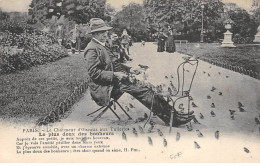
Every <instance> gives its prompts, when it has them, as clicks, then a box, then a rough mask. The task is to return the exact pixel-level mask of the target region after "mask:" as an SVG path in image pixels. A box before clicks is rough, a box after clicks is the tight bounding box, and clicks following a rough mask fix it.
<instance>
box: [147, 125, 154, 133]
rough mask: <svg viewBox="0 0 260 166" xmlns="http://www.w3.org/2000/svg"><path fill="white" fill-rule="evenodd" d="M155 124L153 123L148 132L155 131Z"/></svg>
mask: <svg viewBox="0 0 260 166" xmlns="http://www.w3.org/2000/svg"><path fill="white" fill-rule="evenodd" d="M153 128H154V125H151V127H150V128H149V129H148V133H151V132H152V131H153Z"/></svg>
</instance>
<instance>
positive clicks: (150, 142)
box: [148, 136, 153, 146]
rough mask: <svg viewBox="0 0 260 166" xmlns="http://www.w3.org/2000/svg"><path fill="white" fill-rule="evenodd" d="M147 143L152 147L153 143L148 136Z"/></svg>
mask: <svg viewBox="0 0 260 166" xmlns="http://www.w3.org/2000/svg"><path fill="white" fill-rule="evenodd" d="M148 143H149V145H151V146H153V141H152V138H151V137H149V136H148Z"/></svg>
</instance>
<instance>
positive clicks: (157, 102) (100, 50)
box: [84, 18, 194, 126]
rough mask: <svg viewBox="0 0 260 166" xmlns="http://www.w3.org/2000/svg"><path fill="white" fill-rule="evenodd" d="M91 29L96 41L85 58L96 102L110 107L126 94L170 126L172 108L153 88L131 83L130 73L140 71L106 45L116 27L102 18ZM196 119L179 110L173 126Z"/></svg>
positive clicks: (91, 21) (92, 43) (92, 22)
mask: <svg viewBox="0 0 260 166" xmlns="http://www.w3.org/2000/svg"><path fill="white" fill-rule="evenodd" d="M90 27H91V33H92V36H93V38H92V41H91V42H90V43H89V44H88V46H87V47H86V49H85V51H84V58H85V60H86V68H87V72H88V75H89V88H90V93H91V96H92V98H93V100H94V101H95V102H96V103H97V104H98V105H100V106H107V105H108V104H109V102H110V98H111V97H112V98H114V99H115V100H117V99H118V98H119V97H120V96H121V95H122V94H123V93H125V92H126V93H129V94H130V95H132V96H133V97H135V98H136V99H137V100H138V101H140V102H141V103H142V104H143V105H145V106H146V107H147V108H148V109H151V108H152V111H153V112H154V115H157V116H158V117H159V118H160V119H161V120H163V121H164V122H165V123H166V124H167V125H170V124H169V123H170V112H171V110H172V106H170V105H169V104H168V103H167V102H166V101H165V99H164V98H163V97H162V96H161V95H158V94H156V93H155V92H154V91H153V90H152V89H151V88H149V87H146V86H143V85H142V84H140V83H139V82H137V83H133V82H131V81H130V80H129V78H128V74H129V73H132V74H138V73H139V71H138V70H135V69H133V68H130V67H128V66H126V65H123V64H121V63H120V62H119V59H118V58H117V56H116V55H114V54H113V52H112V51H111V50H110V49H109V48H108V47H106V46H105V43H106V40H107V34H108V30H110V29H112V27H108V26H107V25H106V24H105V22H104V21H103V20H101V19H99V18H93V19H91V20H90ZM191 114H192V112H191ZM193 117H194V116H192V115H188V114H181V113H178V112H177V111H175V114H174V117H173V118H174V119H173V124H172V126H179V125H182V124H186V123H188V122H190V121H191V120H192V119H193Z"/></svg>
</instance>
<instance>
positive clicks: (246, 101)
mask: <svg viewBox="0 0 260 166" xmlns="http://www.w3.org/2000/svg"><path fill="white" fill-rule="evenodd" d="M156 49H157V48H156V45H155V44H153V43H146V45H145V46H141V44H140V43H135V44H134V46H133V47H131V48H130V54H131V55H130V56H131V58H133V61H132V62H127V65H129V66H132V67H138V64H143V65H148V66H149V69H148V70H147V71H143V72H145V74H146V77H147V81H148V82H151V83H152V84H153V85H160V84H166V87H165V88H167V85H168V84H169V81H170V80H171V79H172V78H171V77H170V76H171V75H173V76H174V78H173V79H172V80H173V82H174V84H175V86H177V82H176V79H177V75H176V69H177V66H178V65H179V64H180V63H181V62H183V59H182V57H183V56H185V55H182V54H179V53H166V52H163V53H158V52H156ZM186 70H188V71H189V72H188V73H187V74H188V77H187V79H189V78H190V76H189V74H190V73H191V72H192V70H193V69H192V68H186ZM165 76H168V79H166V78H165ZM137 78H138V79H140V80H143V74H141V75H139V76H138V77H137ZM212 87H215V88H216V90H215V91H211V89H212ZM259 87H260V82H259V81H258V80H256V79H253V78H251V77H249V76H246V75H242V74H239V73H236V72H233V71H230V70H227V69H223V68H220V67H217V66H214V65H211V64H208V63H206V62H203V61H199V67H198V70H197V73H196V76H195V80H194V84H193V87H192V90H191V96H192V97H193V99H194V100H193V102H194V103H195V104H196V105H197V107H191V110H194V111H195V113H194V114H195V116H196V118H197V119H198V121H199V122H200V123H201V124H195V123H194V122H192V127H193V130H192V131H187V129H186V126H185V125H183V126H180V127H179V128H173V133H172V134H173V135H175V134H176V133H177V132H179V133H181V135H182V138H183V139H186V140H189V139H190V141H191V142H190V145H192V144H193V141H195V140H196V141H198V142H199V143H200V144H201V146H204V148H203V147H202V149H204V151H203V152H207V148H205V146H207V147H208V150H209V149H210V148H209V147H211V146H212V147H215V148H217V149H216V151H218V152H219V151H221V150H225V153H224V152H223V154H222V155H220V156H218V157H221V156H222V157H225V155H227V154H228V155H230V153H232V154H234V156H232V155H230V158H228V159H227V161H229V159H232V160H235V161H240V159H237V158H236V155H235V152H238V153H240V151H241V153H243V154H244V153H245V152H242V151H243V147H248V148H249V149H251V151H252V153H251V154H250V155H249V156H242V157H246V158H247V159H249V158H251V159H253V160H258V161H259V158H260V157H259V155H260V153H259V149H260V141H259V140H260V139H259V136H260V131H259V130H260V126H259V125H258V126H257V125H256V122H255V117H259V116H260V89H259ZM219 92H221V93H222V95H219ZM208 95H209V96H210V97H211V98H210V99H209V98H207V96H208ZM119 102H120V103H121V104H122V105H123V107H125V106H128V107H129V103H131V104H132V105H134V107H135V108H130V109H129V111H128V113H129V114H130V116H132V118H133V119H134V120H132V121H131V120H130V121H129V120H127V117H126V116H125V115H124V114H123V112H122V111H121V110H119V109H117V112H118V114H119V116H120V117H122V119H121V121H119V120H118V119H117V118H116V117H115V116H114V114H113V113H112V112H111V111H108V112H106V113H105V114H104V115H103V116H102V117H101V119H99V120H98V121H96V122H95V123H94V124H92V125H90V121H91V120H92V119H93V117H88V116H86V115H87V114H88V113H90V112H92V111H94V110H95V109H97V108H99V107H98V106H97V105H96V104H95V103H94V101H93V100H91V97H90V94H89V92H88V91H87V92H86V93H85V94H84V96H83V97H82V99H81V100H80V101H79V102H78V103H76V104H75V105H74V106H73V107H72V112H71V114H70V115H69V116H68V117H67V118H66V119H63V120H62V121H61V122H60V123H58V124H56V125H59V126H66V125H67V124H75V125H76V126H77V125H79V126H85V127H90V126H92V127H93V126H106V127H128V128H133V127H135V128H137V129H138V126H143V124H144V123H145V121H143V122H138V123H135V120H136V119H138V118H140V117H143V115H144V113H146V114H148V115H149V111H148V110H147V109H146V108H145V107H144V106H143V105H141V104H140V103H139V102H138V101H137V100H134V99H133V98H132V97H131V96H130V95H128V94H124V95H123V96H122V97H121V98H120V100H119ZM238 102H241V103H242V104H243V105H244V110H245V111H246V112H240V111H239V109H238ZM182 103H183V104H184V108H187V106H186V105H185V104H186V101H183V102H182ZM212 103H214V105H215V108H212V107H211V105H212ZM178 104H180V103H178ZM177 106H178V105H177ZM229 110H235V111H236V112H235V114H234V119H232V118H231V116H230V112H229ZM211 111H213V112H214V113H215V115H216V116H212V115H211ZM200 113H201V114H203V115H204V119H200ZM153 119H154V120H155V121H156V122H157V123H156V126H155V129H154V130H155V131H156V130H157V129H160V130H161V131H163V132H164V133H165V135H168V134H167V133H168V130H169V128H168V127H167V126H164V125H163V123H162V122H161V121H160V120H159V119H156V118H153ZM148 128H149V125H147V127H146V128H145V131H147V130H148ZM196 130H200V132H202V133H203V135H204V138H198V136H197V132H196ZM215 131H219V132H220V133H221V134H220V135H221V138H222V142H221V141H219V142H217V143H216V139H215V138H214V133H215ZM155 133H156V132H155ZM155 133H152V134H154V135H157V136H158V134H155ZM129 134H130V135H131V134H132V135H133V133H131V131H129ZM150 134H151V133H150ZM169 137H170V136H169ZM203 139H204V140H203ZM172 140H175V136H173V137H172ZM185 145H187V144H185ZM187 146H188V145H187ZM192 146H193V145H192ZM176 148H177V149H178V148H181V147H178V146H176ZM184 153H185V152H184ZM191 153H192V152H191ZM212 153H214V152H210V153H208V154H206V153H203V155H205V156H207V157H210V156H208V155H210V154H212ZM257 158H258V159H257ZM201 160H202V161H205V160H206V161H215V160H217V158H207V159H205V158H203V159H201ZM241 160H242V159H241ZM253 160H252V161H253Z"/></svg>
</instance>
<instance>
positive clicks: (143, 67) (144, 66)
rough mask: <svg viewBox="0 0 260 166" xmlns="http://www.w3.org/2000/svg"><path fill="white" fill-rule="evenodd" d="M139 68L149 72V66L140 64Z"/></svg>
mask: <svg viewBox="0 0 260 166" xmlns="http://www.w3.org/2000/svg"><path fill="white" fill-rule="evenodd" d="M138 66H139V67H141V68H142V69H145V70H147V69H148V68H149V66H146V65H141V64H139V65H138Z"/></svg>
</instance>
